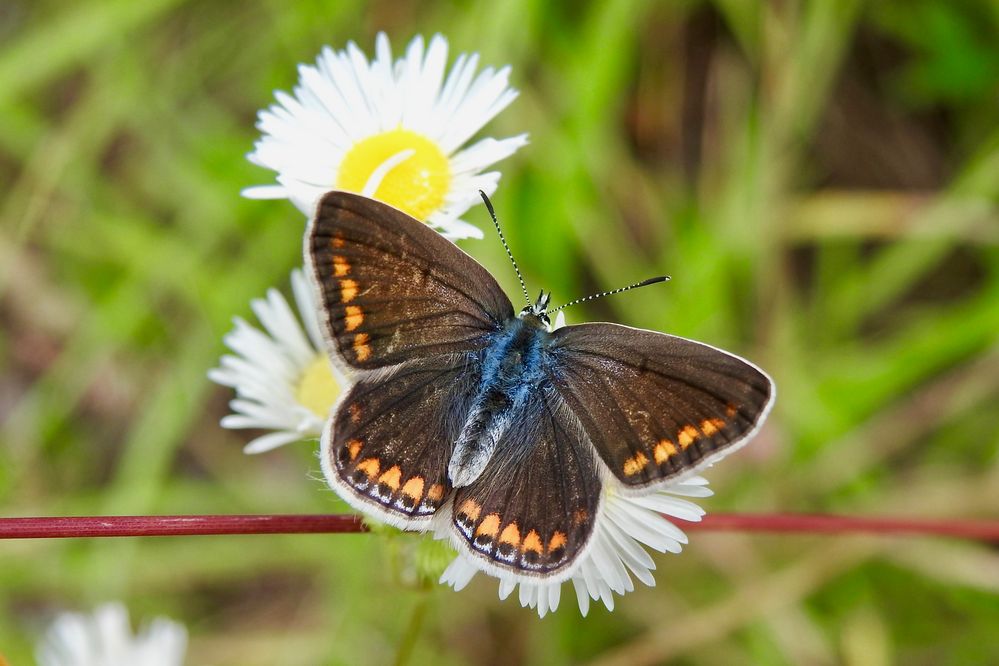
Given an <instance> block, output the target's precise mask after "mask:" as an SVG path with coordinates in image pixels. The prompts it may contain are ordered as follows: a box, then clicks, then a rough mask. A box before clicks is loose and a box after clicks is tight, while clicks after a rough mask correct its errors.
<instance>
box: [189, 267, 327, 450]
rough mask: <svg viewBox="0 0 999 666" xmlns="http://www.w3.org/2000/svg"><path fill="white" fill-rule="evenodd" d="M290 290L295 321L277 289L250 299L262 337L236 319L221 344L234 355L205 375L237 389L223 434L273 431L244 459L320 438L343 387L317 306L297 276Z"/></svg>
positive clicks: (252, 446)
mask: <svg viewBox="0 0 999 666" xmlns="http://www.w3.org/2000/svg"><path fill="white" fill-rule="evenodd" d="M291 287H292V293H293V294H294V296H295V305H296V306H297V309H298V317H296V316H295V313H294V312H293V311H292V309H291V307H290V306H289V305H288V302H287V301H286V300H285V298H284V296H282V295H281V294H280V292H278V291H277V290H276V289H271V290H269V291H268V292H267V298H260V299H254V300H253V301H252V302H251V303H250V307H251V308H252V309H253V312H254V314H256V315H257V319H258V320H259V322H260V324H261V326H263V328H264V330H263V331H262V330H260V329H258V328H255V327H254V326H251V325H250V324H248V323H246V321H244V320H243V319H241V318H239V317H237V318H235V320H234V322H235V325H236V328H235V329H233V330H232V331H231V332H230V333H229V334H228V335H226V336H225V338H224V340H225V344H226V346H228V347H229V349H231V350H232V351H234V352H235V355H231V354H227V355H225V356H223V357H222V360H221V361H220V363H219V367H218V368H214V369H212V370H210V371H209V372H208V377H209V379H211V380H212V381H213V382H215V383H217V384H221V385H223V386H229V387H231V388H234V389H235V390H236V399H235V400H233V401H232V402H230V403H229V406H230V407H232V411H233V412H235V413H234V414H230V415H228V416H226V417H225V418H223V419H222V427H224V428H258V429H262V430H270V431H272V432H269V433H267V434H265V435H262V436H260V437H257V438H256V439H254V440H253V441H251V442H250V443H249V444H247V445H246V448H245V449H244V451H245V452H246V453H262V452H264V451H270V450H271V449H274V448H277V447H279V446H282V445H284V444H288V443H291V442H297V441H300V440H303V439H311V438H316V437H319V435H320V434H321V433H322V429H323V423H324V422H325V421H326V418H327V417H328V415H329V411H330V408H331V407H332V406H333V403H334V402H335V401H336V398H337V396H339V394H340V391H341V390H342V388H343V387H344V386H346V380H345V379H344V378H343V377H342V376H341V375H340V374H339V373H338V371H337V370H336V369H335V368H334V367H333V365H332V364H331V363H330V360H329V357H328V356H327V354H326V351H325V349H326V344H325V342H324V341H323V336H322V333H320V332H319V321H318V320H317V318H316V313H317V312H318V306H317V305H316V301H315V297H314V295H313V293H312V287H311V286H310V285H309V283H308V281H307V280H306V278H305V275H304V274H303V273H302V271H301V270H300V269H295V270H294V271H292V273H291ZM303 327H304V331H303Z"/></svg>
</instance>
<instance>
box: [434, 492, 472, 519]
mask: <svg viewBox="0 0 999 666" xmlns="http://www.w3.org/2000/svg"><path fill="white" fill-rule="evenodd" d="M431 490H433V488H431ZM481 511H482V507H481V506H479V505H478V504H477V503H476V502H475V500H465V503H464V504H462V505H461V508H460V509H458V513H463V514H465V515H466V516H468V518H469V520H471V521H472V522H475V521H476V520H478V519H479V513H480V512H481Z"/></svg>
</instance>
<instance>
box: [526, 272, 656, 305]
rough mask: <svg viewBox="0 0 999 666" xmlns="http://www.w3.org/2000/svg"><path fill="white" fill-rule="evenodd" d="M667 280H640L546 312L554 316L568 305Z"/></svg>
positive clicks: (578, 299)
mask: <svg viewBox="0 0 999 666" xmlns="http://www.w3.org/2000/svg"><path fill="white" fill-rule="evenodd" d="M667 280H669V276H668V275H660V276H658V277H654V278H649V279H648V280H642V281H641V282H636V283H635V284H629V285H628V286H627V287H620V288H618V289H612V290H610V291H602V292H600V293H599V294H593V295H591V296H584V297H583V298H577V299H576V300H574V301H569V302H568V303H566V304H565V305H560V306H558V307H557V308H555V309H553V310H546V311H545V312H546V313H547V314H554V313H556V312H558V311H559V310H564V309H565V308H567V307H569V306H570V305H577V304H579V303H585V302H586V301H592V300H594V299H597V298H603V297H604V296H613V295H614V294H620V293H621V292H622V291H629V290H631V289H637V288H639V287H646V286H648V285H650V284H657V283H659V282H666V281H667Z"/></svg>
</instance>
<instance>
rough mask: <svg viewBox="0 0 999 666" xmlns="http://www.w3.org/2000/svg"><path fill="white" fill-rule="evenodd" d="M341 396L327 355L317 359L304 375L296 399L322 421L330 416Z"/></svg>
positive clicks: (299, 383) (321, 355)
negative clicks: (334, 404)
mask: <svg viewBox="0 0 999 666" xmlns="http://www.w3.org/2000/svg"><path fill="white" fill-rule="evenodd" d="M339 395H340V386H339V385H338V384H337V383H336V379H335V378H334V377H333V372H332V371H331V370H330V362H329V360H328V359H327V358H326V356H325V355H323V354H320V355H319V356H317V357H316V360H314V361H313V362H312V363H310V364H309V367H307V368H306V369H305V372H303V373H302V379H301V381H299V382H298V391H297V392H296V394H295V397H296V398H297V399H298V404H300V405H302V406H303V407H305V408H307V409H308V410H309V411H310V412H312V413H313V414H315V415H316V416H318V417H319V418H321V419H325V418H326V417H327V416H329V413H330V407H332V406H333V403H334V402H336V399H337V397H339Z"/></svg>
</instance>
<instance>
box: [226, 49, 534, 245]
mask: <svg viewBox="0 0 999 666" xmlns="http://www.w3.org/2000/svg"><path fill="white" fill-rule="evenodd" d="M447 50H448V44H447V40H446V39H445V38H444V37H442V36H441V35H434V36H433V37H432V38H431V40H430V44H429V46H428V47H427V48H426V49H424V43H423V38H422V37H416V38H414V39H413V40H412V41H411V42H410V43H409V46H408V47H407V49H406V54H405V55H404V56H403V57H402V58H399V59H398V60H396V61H394V62H393V60H392V52H391V49H390V47H389V40H388V37H386V36H385V34H384V33H379V34H378V37H377V38H376V40H375V58H374V60H372V61H371V62H368V60H367V58H366V57H365V55H364V53H363V52H362V51H361V49H360V48H358V47H357V45H356V44H354V43H353V42H348V43H347V48H346V49H344V50H343V51H334V50H333V49H331V48H329V47H326V48H324V49H323V51H322V53H321V54H320V56H319V58H318V59H317V60H316V64H315V66H309V65H300V66H299V70H298V71H299V83H298V85H297V86H296V87H295V89H294V94H293V95H288V94H287V93H284V92H277V93H276V94H275V96H276V98H277V101H278V103H277V104H275V105H273V106H271V107H270V108H269V109H267V110H265V111H262V112H261V113H260V115H259V117H258V122H257V127H258V128H259V129H260V131H261V132H262V133H263V137H262V138H261V139H260V140H259V141H257V143H256V145H255V149H254V151H253V152H252V153H250V154H249V155H248V159H249V160H250V161H251V162H253V163H254V164H258V165H260V166H263V167H267V168H268V169H273V170H274V171H276V172H277V181H278V184H277V185H262V186H257V187H250V188H247V189H245V190H243V195H244V196H246V197H249V198H254V199H281V198H288V199H290V200H291V201H292V202H293V203H294V204H295V205H296V206H297V207H298V208H299V209H300V210H301V211H302V212H303V213H305V214H306V215H312V213H313V208H314V203H315V201H316V200H317V199H318V197H319V196H321V195H322V194H324V193H325V192H327V191H329V190H331V189H337V190H346V191H349V192H356V193H359V194H364V195H366V196H370V197H373V198H375V199H380V200H381V201H384V202H386V203H389V204H391V205H393V206H395V207H397V208H399V209H401V210H403V211H405V212H407V213H409V214H410V215H412V216H413V217H415V218H417V219H420V220H425V221H426V222H427V224H429V225H430V226H432V227H433V228H435V229H437V230H439V231H440V232H441V234H443V235H444V236H446V237H447V238H450V239H452V240H454V239H458V238H482V231H480V230H479V229H478V228H477V227H475V226H472V225H471V224H469V223H467V222H464V221H462V220H460V219H458V218H459V216H460V215H461V214H462V213H464V212H465V211H467V210H468V209H469V208H470V207H471V206H472V205H474V204H477V203H479V202H480V201H481V199H480V198H479V194H478V191H479V190H483V191H484V192H486V193H487V194H492V193H493V192H494V191H495V189H496V184H497V182H498V181H499V173H498V172H495V171H490V172H488V173H482V170H483V169H485V168H487V167H488V166H490V165H491V164H493V163H494V162H497V161H499V160H502V159H504V158H505V157H508V156H510V155H511V154H513V153H514V152H515V151H516V150H517V149H518V148H520V147H521V146H523V145H524V144H525V143H526V142H527V136H526V135H525V134H521V135H519V136H514V137H510V138H506V139H500V140H496V139H492V138H485V139H481V140H479V141H478V142H476V143H474V144H472V145H471V146H469V147H467V148H464V149H463V150H459V149H460V148H461V146H463V145H464V144H465V143H466V142H467V141H468V140H469V139H471V137H472V136H473V135H474V134H475V133H476V132H478V131H479V130H480V129H481V128H482V126H483V125H485V124H486V123H487V122H489V120H491V119H492V118H493V116H495V115H496V114H498V113H499V112H500V111H502V110H503V109H504V108H505V107H506V106H507V105H508V104H510V102H512V101H513V100H514V98H515V97H516V96H517V91H516V90H514V89H512V88H510V87H509V85H508V78H509V73H510V69H509V67H503V68H502V69H500V70H498V71H497V70H494V69H492V68H491V67H487V68H485V69H483V70H482V71H481V72H479V74H478V75H476V74H475V70H476V68H477V67H478V62H479V56H478V54H476V53H472V54H465V53H462V54H460V55H459V56H458V57H457V59H456V60H455V62H454V65H453V66H452V68H451V70H450V72H448V73H447V76H445V69H446V64H447Z"/></svg>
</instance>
